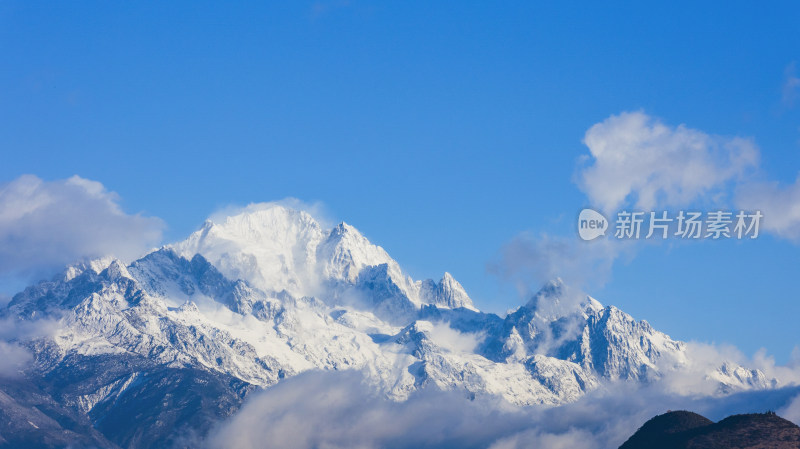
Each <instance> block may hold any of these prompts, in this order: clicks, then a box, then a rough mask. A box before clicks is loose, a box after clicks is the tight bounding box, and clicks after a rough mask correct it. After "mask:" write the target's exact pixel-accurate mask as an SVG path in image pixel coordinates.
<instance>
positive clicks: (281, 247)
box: [0, 204, 781, 448]
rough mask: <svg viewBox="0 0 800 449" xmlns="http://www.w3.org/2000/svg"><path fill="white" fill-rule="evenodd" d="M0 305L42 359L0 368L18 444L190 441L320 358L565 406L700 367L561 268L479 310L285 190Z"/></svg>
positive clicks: (398, 385)
mask: <svg viewBox="0 0 800 449" xmlns="http://www.w3.org/2000/svg"><path fill="white" fill-rule="evenodd" d="M0 320H2V322H3V324H4V326H5V327H6V329H15V330H16V331H15V332H13V335H14V336H13V338H11V339H10V341H9V342H8V343H7V344H9V345H13V346H14V347H15V348H19V349H20V350H22V351H24V352H25V353H26V354H29V358H30V360H28V361H27V363H26V364H24V366H21V367H20V368H19V369H18V370H16V372H14V373H10V374H9V373H6V374H4V375H3V377H0V404H2V407H1V408H0V414H2V415H3V420H2V423H0V446H2V445H5V446H7V447H62V446H65V445H67V444H70V443H74V444H78V445H79V446H88V445H94V446H96V447H125V448H149V447H169V446H170V445H180V442H181V440H182V439H185V438H193V437H196V436H198V435H200V436H202V435H203V433H204V432H206V431H207V429H208V428H209V426H210V425H212V424H213V423H216V422H219V421H221V420H224V419H225V418H227V417H229V416H231V415H232V414H234V413H235V412H236V411H237V410H238V409H239V407H240V406H241V404H242V403H243V402H244V401H245V400H246V398H247V396H248V395H249V394H251V393H252V392H253V391H256V390H259V389H262V388H268V387H270V386H272V385H275V384H276V383H279V382H281V380H282V379H285V378H288V377H291V376H294V375H297V374H298V373H301V372H305V371H309V370H359V371H361V372H363V373H364V375H365V377H366V379H367V380H368V383H369V384H370V385H371V386H372V387H373V388H374V389H375V390H376V391H379V392H380V393H381V394H383V395H385V396H386V397H387V398H390V399H392V400H395V401H403V400H405V399H407V398H408V397H409V396H410V395H411V394H413V393H414V392H415V391H418V390H420V389H422V388H435V389H441V390H448V391H456V392H461V393H463V394H464V395H466V396H468V397H477V396H497V397H501V398H503V399H504V400H505V401H507V402H508V403H511V404H514V405H516V406H539V405H544V406H557V405H561V404H565V403H569V402H573V401H576V400H578V399H579V398H581V397H582V396H583V395H585V394H587V393H589V392H591V391H593V390H595V389H597V388H598V387H599V386H601V385H603V384H604V383H608V382H641V383H648V382H657V381H658V380H659V379H661V378H662V377H663V376H667V375H670V374H671V373H676V372H677V373H680V372H683V371H687V372H688V367H690V366H694V363H693V362H694V360H692V355H691V354H690V352H689V351H688V350H687V345H686V344H685V343H683V342H680V341H676V340H673V339H672V338H670V337H669V336H668V335H666V334H664V333H662V332H659V331H658V330H656V329H654V328H653V327H652V326H650V324H648V323H647V322H646V321H638V320H636V319H634V318H632V317H631V316H630V315H628V314H626V313H624V312H623V311H621V310H619V309H618V308H616V307H613V306H605V305H603V304H601V303H600V302H599V301H597V300H596V299H594V298H592V297H590V296H587V295H585V294H581V293H579V292H576V291H574V290H573V289H571V288H570V287H568V286H567V285H565V284H564V283H563V282H562V281H560V280H558V279H555V280H553V281H551V282H549V283H548V284H547V285H545V286H544V287H543V288H542V289H541V290H540V291H539V292H537V293H536V294H534V295H532V296H531V297H530V298H529V300H528V301H527V302H526V303H525V304H524V305H522V306H520V307H519V308H517V309H516V310H514V311H512V312H510V313H508V314H507V315H505V316H500V315H497V314H493V313H485V312H482V311H480V310H479V309H478V308H477V307H476V306H475V304H474V303H473V301H472V299H471V298H470V297H469V295H468V294H467V292H466V291H465V290H464V288H463V287H462V286H461V284H460V283H459V282H458V281H457V280H456V279H454V278H453V276H452V275H450V274H449V273H444V274H443V275H442V277H441V279H439V280H432V279H426V280H414V279H412V278H411V277H409V276H408V275H407V274H406V273H405V272H404V271H403V269H402V268H401V267H400V265H399V264H398V263H397V262H396V261H394V260H393V259H392V258H391V257H390V256H389V254H387V252H386V251H384V250H383V248H381V247H380V246H377V245H375V244H373V243H371V242H370V241H369V240H368V239H367V238H365V237H364V236H363V235H362V234H361V233H360V232H359V231H358V230H357V229H355V228H354V227H352V226H350V225H348V224H346V223H340V224H338V225H335V226H333V227H330V228H326V227H324V226H323V225H322V224H320V222H319V221H318V220H316V219H315V218H314V217H312V216H311V215H310V214H308V213H306V212H304V211H299V210H294V209H291V208H287V207H283V206H280V205H275V204H271V205H262V206H258V207H250V208H247V209H245V210H243V211H241V212H239V213H236V214H234V215H231V216H228V217H226V218H224V219H221V220H218V221H207V222H206V223H205V224H204V225H203V226H202V227H201V229H200V230H198V231H197V232H195V233H193V234H191V235H190V236H189V237H188V238H187V239H186V240H184V241H181V242H177V243H174V244H171V245H167V246H164V247H162V248H159V249H156V250H153V251H152V252H150V253H148V254H146V255H144V256H143V257H141V258H139V259H138V260H135V261H133V262H131V263H127V264H126V263H123V262H122V261H120V260H116V259H113V258H106V259H98V260H92V261H87V262H82V263H78V264H75V265H72V266H69V267H67V268H66V269H65V270H64V271H63V272H62V273H60V274H59V275H58V276H56V277H54V278H52V279H50V280H46V281H42V282H39V283H37V284H35V285H31V286H29V287H27V288H26V289H25V290H24V291H22V292H20V293H18V294H17V295H15V296H14V297H13V299H12V300H11V301H10V302H9V303H8V305H7V306H6V307H4V308H3V309H2V310H0ZM9 333H10V332H9ZM4 371H8V370H4ZM700 375H701V376H702V377H703V379H704V380H705V381H707V382H711V383H713V385H714V389H715V391H716V392H718V393H719V394H724V393H729V392H732V391H739V390H749V389H765V388H774V387H777V386H780V385H781V381H780V379H774V378H769V377H767V376H766V375H765V374H764V373H763V372H761V371H759V370H756V369H751V368H748V367H744V366H740V365H738V364H736V363H733V362H731V361H728V362H724V363H721V364H719V365H717V366H713V367H711V368H710V369H708V370H707V371H705V372H703V373H701V374H700Z"/></svg>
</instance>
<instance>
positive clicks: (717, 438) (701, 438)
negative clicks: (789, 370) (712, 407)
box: [620, 411, 800, 449]
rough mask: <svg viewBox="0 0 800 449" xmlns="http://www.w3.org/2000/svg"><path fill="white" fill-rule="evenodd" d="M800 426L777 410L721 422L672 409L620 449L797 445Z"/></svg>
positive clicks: (799, 444)
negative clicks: (784, 417) (777, 413)
mask: <svg viewBox="0 0 800 449" xmlns="http://www.w3.org/2000/svg"><path fill="white" fill-rule="evenodd" d="M797 447H800V427H798V426H797V425H796V424H794V423H792V422H790V421H787V420H785V419H783V418H781V417H779V416H777V415H775V414H774V413H757V414H748V415H734V416H729V417H727V418H725V419H723V420H722V421H720V422H718V423H714V422H712V421H711V420H709V419H707V418H705V417H703V416H700V415H698V414H696V413H692V412H686V411H678V412H668V413H665V414H663V415H659V416H656V417H655V418H653V419H651V420H649V421H647V422H646V423H645V424H644V425H643V426H642V427H641V428H640V429H639V430H638V431H637V432H636V433H635V434H633V435H632V436H631V437H630V438H629V439H628V441H626V442H625V443H624V444H623V445H622V446H620V449H682V448H686V449H688V448H693V449H730V448H740V449H767V448H769V449H789V448H792V449H795V448H797Z"/></svg>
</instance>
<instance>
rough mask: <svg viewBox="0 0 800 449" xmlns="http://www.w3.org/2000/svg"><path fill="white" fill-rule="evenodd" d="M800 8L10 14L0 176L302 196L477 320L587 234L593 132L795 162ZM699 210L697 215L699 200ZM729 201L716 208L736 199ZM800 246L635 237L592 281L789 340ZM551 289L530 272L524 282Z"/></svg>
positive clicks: (140, 7) (464, 6)
mask: <svg viewBox="0 0 800 449" xmlns="http://www.w3.org/2000/svg"><path fill="white" fill-rule="evenodd" d="M799 21H800V7H798V6H797V5H796V3H792V2H784V3H775V4H772V5H771V7H770V8H765V7H763V6H761V7H759V6H758V5H755V4H752V3H748V2H724V3H723V2H713V3H707V4H703V5H698V4H696V3H695V2H685V3H683V2H671V3H669V4H665V5H662V6H653V5H641V4H639V3H634V2H630V3H616V4H613V5H608V4H602V3H597V2H584V3H570V4H565V3H564V2H552V3H539V2H508V3H504V4H503V5H502V6H498V5H497V4H491V3H487V2H439V3H436V4H427V3H423V2H419V3H407V2H392V3H389V2H386V3H373V2H361V1H356V0H353V1H332V2H290V3H288V4H278V3H277V2H237V3H236V4H225V5H222V4H219V3H216V2H173V3H171V4H169V5H165V4H161V2H136V3H126V4H117V3H109V2H81V3H80V4H75V3H72V2H52V3H44V2H41V3H40V2H21V1H4V2H0V58H2V60H3V61H4V63H3V70H1V71H0V148H2V151H3V163H2V164H0V182H2V183H9V182H12V181H14V180H15V179H17V178H18V177H19V176H21V175H23V174H33V175H36V176H38V177H40V178H42V179H44V180H46V181H54V180H62V179H66V178H69V177H71V176H72V175H76V174H77V175H79V176H81V177H83V178H87V179H91V180H94V181H98V182H100V183H102V184H103V185H104V186H105V187H106V188H107V189H109V190H112V191H114V192H116V193H117V194H118V195H119V198H120V201H121V204H122V207H123V208H124V210H125V211H127V212H129V213H136V212H142V213H143V214H145V215H148V216H155V217H160V218H161V219H162V220H163V221H164V222H165V223H166V224H167V229H166V231H165V238H164V240H165V241H171V240H176V239H180V238H183V237H185V236H186V235H187V234H188V233H189V232H191V231H193V230H194V229H196V228H197V227H199V226H200V224H202V222H203V220H204V219H205V218H206V217H207V216H209V215H210V214H211V213H213V212H214V211H215V210H218V209H220V208H222V207H225V206H228V205H231V204H234V205H245V204H247V203H250V202H257V201H269V200H277V199H281V198H286V197H296V198H299V199H301V200H303V201H307V202H316V201H319V202H321V203H323V204H324V205H325V206H326V208H327V209H328V211H329V212H330V214H331V215H332V216H333V217H334V218H336V219H339V220H344V221H347V222H348V223H351V224H353V225H354V226H356V227H357V228H359V229H360V230H361V231H362V232H364V234H365V235H367V236H368V237H369V238H370V239H371V240H372V241H373V242H375V243H378V244H380V245H382V246H383V247H384V248H386V249H387V250H388V251H389V253H390V254H391V255H392V256H393V257H394V258H395V259H397V260H398V261H399V262H400V264H401V265H402V266H404V267H405V268H406V269H407V270H408V271H409V272H410V273H411V274H412V275H413V276H414V277H416V278H425V277H437V278H438V277H439V276H441V274H442V272H444V271H450V272H451V273H453V274H454V276H455V277H456V278H457V279H459V280H460V281H461V282H462V283H463V284H464V286H465V287H466V288H467V290H468V291H469V292H470V293H471V295H472V296H473V297H474V298H475V301H476V303H477V304H478V305H479V306H481V307H482V308H484V309H488V310H493V311H504V310H505V309H507V308H510V307H515V306H517V305H519V304H520V303H521V302H522V299H521V298H520V297H519V294H518V292H517V289H516V288H515V287H514V286H513V284H512V283H510V282H508V281H507V280H503V279H499V278H498V276H496V275H494V274H491V273H489V272H487V264H492V263H496V262H497V260H498V258H499V257H500V256H499V254H500V253H501V249H502V248H503V247H504V245H507V243H508V242H509V241H511V240H512V239H514V238H515V236H518V235H519V234H520V233H521V232H529V233H531V235H533V236H539V235H541V233H547V234H549V235H554V236H563V237H564V238H575V236H574V219H575V217H576V216H577V213H578V212H579V211H580V209H581V208H583V207H585V206H593V205H592V204H590V201H589V200H588V198H587V194H586V193H585V192H584V191H582V190H581V188H580V187H579V183H578V179H579V174H580V170H581V167H582V166H583V165H582V164H584V165H585V164H586V160H585V159H582V158H586V157H587V156H588V155H589V150H588V149H587V147H586V146H585V145H584V144H583V143H582V139H583V138H584V135H585V133H586V132H587V130H588V129H589V128H590V127H592V126H593V125H595V124H597V123H601V122H603V121H604V120H606V119H607V118H608V117H610V116H612V115H616V114H620V113H623V112H625V111H643V113H646V114H647V115H648V116H650V117H654V118H657V119H658V120H660V121H662V122H663V123H664V124H666V125H668V126H672V127H675V126H678V125H680V124H685V125H686V126H687V127H689V128H691V129H694V130H699V131H701V132H703V133H707V134H708V135H714V136H723V138H726V139H727V138H730V137H733V136H741V137H745V138H748V139H752V141H753V142H754V143H755V145H757V147H758V148H759V152H760V163H759V167H758V174H757V175H756V176H757V177H761V178H764V179H766V180H769V181H770V182H779V183H782V184H784V185H790V184H792V183H794V182H795V179H796V178H797V174H798V171H799V170H800V147H799V145H800V107H798V106H800V98H797V99H794V96H795V94H794V91H793V90H792V86H793V85H792V84H791V82H789V81H791V79H793V77H796V76H797V75H796V73H797V72H798V71H800V66H798V67H797V68H796V69H795V71H794V72H792V70H793V68H792V67H793V66H792V64H793V63H794V64H798V65H800V32H798V27H797V23H800V22H799ZM706 204H708V202H707V203H706ZM726 204H727V203H726ZM798 269H800V246H799V245H798V244H797V243H796V242H794V241H793V240H791V239H789V238H786V237H785V236H780V235H777V234H769V233H768V234H765V235H764V236H763V237H761V238H759V239H758V240H757V241H754V242H732V241H729V242H707V241H702V242H691V243H680V242H671V241H670V242H668V243H666V244H659V245H643V246H642V247H641V248H639V249H637V250H636V252H635V255H634V256H633V257H632V258H629V259H625V258H622V259H617V260H615V262H614V266H613V270H611V272H610V274H609V275H608V276H605V277H603V279H602V280H600V281H594V282H592V283H590V284H589V285H587V286H586V289H587V291H589V293H591V294H592V295H593V296H596V297H597V298H599V299H600V300H601V301H603V302H604V303H610V304H614V305H617V306H619V307H620V308H622V309H623V310H625V311H627V312H628V313H631V314H633V315H634V316H635V317H636V318H639V319H647V320H648V321H649V322H651V323H652V324H653V325H655V326H656V327H657V328H659V329H660V330H663V331H665V332H667V333H669V334H670V335H672V336H673V337H676V338H679V339H684V340H692V339H695V340H701V341H715V342H717V343H722V342H728V343H732V344H735V345H736V346H738V347H740V348H741V349H742V350H743V351H745V352H746V353H748V354H751V353H753V352H754V351H755V350H757V349H758V348H760V347H766V348H767V349H768V350H769V352H770V353H773V354H775V355H776V357H777V358H778V359H779V360H786V359H788V357H789V353H790V351H791V350H792V348H793V347H794V346H796V345H798V344H800V338H798V337H800V335H798V332H797V326H796V317H797V316H798V314H799V313H800V301H798V299H800V298H799V296H800V295H798V291H800V285H798V284H799V283H800V282H799V281H798V277H797V275H796V273H797V272H798ZM538 283H541V279H537V278H535V277H533V278H531V279H530V284H531V287H533V288H535V286H536V284H538Z"/></svg>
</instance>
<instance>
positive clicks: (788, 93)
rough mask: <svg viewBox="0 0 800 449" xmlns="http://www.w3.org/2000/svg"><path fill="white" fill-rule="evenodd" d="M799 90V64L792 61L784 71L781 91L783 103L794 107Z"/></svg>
mask: <svg viewBox="0 0 800 449" xmlns="http://www.w3.org/2000/svg"><path fill="white" fill-rule="evenodd" d="M799 90H800V78H798V77H797V64H795V63H794V62H792V63H790V64H789V65H788V66H786V69H785V70H784V71H783V89H782V91H781V101H782V102H783V105H784V106H786V107H789V108H791V107H793V106H794V104H795V101H796V100H797V92H798V91H799Z"/></svg>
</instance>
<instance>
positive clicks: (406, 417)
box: [204, 371, 800, 449]
mask: <svg viewBox="0 0 800 449" xmlns="http://www.w3.org/2000/svg"><path fill="white" fill-rule="evenodd" d="M799 393H800V389H798V388H796V387H795V388H785V389H782V390H768V391H760V392H748V393H741V394H734V395H731V396H726V397H721V398H720V397H717V398H714V397H703V396H701V397H698V396H694V397H688V396H678V395H674V394H671V393H669V392H665V391H664V390H663V389H662V388H661V385H660V384H658V383H654V384H644V385H642V384H636V383H613V384H607V385H604V386H603V387H601V388H599V389H598V390H595V391H593V392H591V393H589V394H587V395H586V396H584V397H583V398H581V399H580V400H578V401H576V402H575V403H572V404H567V405H563V406H559V407H526V408H517V407H513V406H510V405H508V404H507V403H505V402H503V401H501V400H499V399H494V398H491V397H479V398H476V399H474V400H469V399H467V398H466V397H465V395H463V394H462V393H460V392H441V391H433V390H430V389H429V390H424V389H423V390H421V391H419V392H416V393H414V394H412V396H411V397H410V398H409V399H408V400H407V401H405V402H393V401H390V400H387V399H384V398H382V397H380V396H378V395H376V394H375V393H373V390H372V389H371V388H370V387H369V386H368V385H367V384H366V383H365V381H364V380H363V379H362V377H361V376H360V375H359V374H358V373H357V372H352V371H348V372H309V373H304V374H300V375H298V376H296V377H294V378H291V379H287V380H284V381H282V382H281V383H279V384H278V385H276V386H274V387H271V388H269V389H268V390H266V391H264V392H262V393H258V394H256V395H255V396H252V397H251V398H250V399H249V400H248V401H247V402H246V403H245V405H244V407H243V408H242V409H241V410H240V411H239V412H238V413H237V414H236V415H235V416H233V417H232V418H231V419H230V420H229V421H227V422H225V423H223V424H222V425H221V426H220V427H218V428H216V429H214V430H213V431H212V432H211V434H210V435H209V437H208V439H207V440H206V441H205V443H204V446H205V447H207V448H226V447H237V448H242V449H247V448H260V447H264V444H265V442H268V444H269V446H271V447H283V448H287V449H311V448H326V449H338V448H360V449H368V448H396V449H400V448H434V447H435V448H450V447H452V448H466V449H468V448H487V447H488V448H492V449H512V448H513V449H515V448H529V447H546V448H548V449H553V448H572V449H607V448H614V447H618V446H619V445H620V444H621V443H622V442H624V441H625V440H626V439H627V438H628V437H629V436H630V435H631V434H632V433H633V432H635V431H636V429H637V428H638V427H639V426H641V425H642V424H643V423H644V422H645V421H646V420H648V419H650V418H651V417H653V416H655V415H657V414H661V413H664V412H666V411H667V410H681V409H688V410H693V411H696V412H698V413H701V414H705V415H707V416H708V417H709V418H711V419H713V420H719V419H721V418H723V417H725V416H727V415H729V414H733V413H751V412H764V411H767V410H777V411H778V412H779V413H783V414H784V415H785V416H786V417H790V418H792V419H797V417H798V412H797V410H798V409H800V405H798V404H800V399H797V396H798V394H799Z"/></svg>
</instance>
